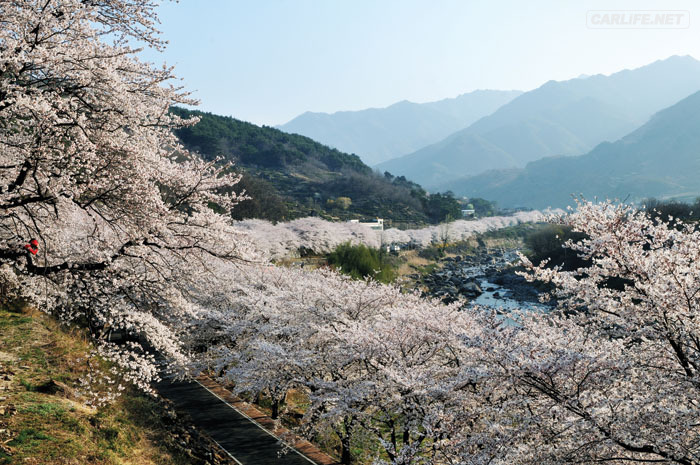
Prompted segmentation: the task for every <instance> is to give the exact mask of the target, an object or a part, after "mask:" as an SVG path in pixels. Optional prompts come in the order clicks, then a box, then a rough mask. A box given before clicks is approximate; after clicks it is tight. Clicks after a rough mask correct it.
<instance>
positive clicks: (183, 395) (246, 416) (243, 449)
mask: <svg viewBox="0 0 700 465" xmlns="http://www.w3.org/2000/svg"><path fill="white" fill-rule="evenodd" d="M156 389H157V390H158V392H159V393H160V394H161V395H162V396H163V397H165V398H167V399H169V400H171V401H172V402H173V404H174V405H175V407H176V408H177V409H178V410H181V411H183V412H185V413H187V414H188V415H189V416H190V417H191V418H192V421H193V422H194V424H195V426H196V427H197V428H199V429H200V430H202V431H204V432H206V433H207V434H208V435H209V437H211V438H212V439H213V440H214V441H216V442H217V443H218V444H219V446H220V447H221V448H222V449H224V450H225V451H226V452H228V454H229V455H230V456H231V457H232V458H233V459H234V461H235V462H236V463H238V464H240V465H267V464H282V465H314V464H315V465H334V464H336V463H337V462H335V461H334V460H333V459H332V458H331V457H330V456H328V455H326V454H324V453H322V452H321V451H320V450H318V449H317V448H316V447H315V446H314V445H313V444H311V443H309V442H308V441H303V440H299V441H295V442H294V448H291V450H290V449H289V448H286V449H287V450H286V453H285V450H284V449H285V447H284V445H283V444H282V443H281V442H280V440H279V439H278V437H277V436H275V435H274V434H273V432H271V431H270V430H272V431H274V432H275V433H277V434H278V435H279V434H283V433H286V432H287V430H285V429H284V428H279V427H277V428H275V427H274V426H275V422H273V421H272V420H271V419H270V418H269V417H266V416H265V415H264V414H263V413H262V412H260V411H258V410H257V409H255V408H254V407H253V406H251V405H249V404H246V403H244V402H242V401H241V400H240V399H238V398H236V397H234V396H233V395H232V394H231V393H230V392H228V391H226V390H225V389H224V388H223V387H221V386H220V385H218V384H216V383H215V382H214V381H212V380H211V379H209V378H206V377H200V378H199V379H198V380H196V381H174V382H172V381H169V380H164V381H162V382H160V383H159V384H158V385H157V386H156ZM254 419H255V420H257V421H255V420H254ZM261 423H262V424H263V425H266V426H267V427H268V429H266V428H263V426H261ZM302 451H303V453H302ZM312 459H313V460H312Z"/></svg>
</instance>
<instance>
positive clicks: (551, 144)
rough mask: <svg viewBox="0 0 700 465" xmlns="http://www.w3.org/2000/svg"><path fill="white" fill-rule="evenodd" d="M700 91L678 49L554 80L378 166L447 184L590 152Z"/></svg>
mask: <svg viewBox="0 0 700 465" xmlns="http://www.w3.org/2000/svg"><path fill="white" fill-rule="evenodd" d="M698 90H700V62H699V61H697V60H695V59H694V58H692V57H690V56H684V57H679V56H674V57H671V58H668V59H666V60H662V61H657V62H654V63H652V64H650V65H647V66H644V67H641V68H637V69H634V70H625V71H621V72H618V73H615V74H612V75H610V76H603V75H596V76H591V77H581V78H576V79H572V80H569V81H563V82H557V81H549V82H547V83H546V84H544V85H543V86H541V87H539V88H537V89H535V90H532V91H530V92H526V93H524V94H522V95H520V96H519V97H517V98H515V99H514V100H513V101H511V102H510V103H508V104H506V105H504V106H503V107H501V108H499V109H498V110H497V111H496V112H495V113H493V114H492V115H489V116H486V117H484V118H481V119H480V120H479V121H477V122H475V123H474V124H472V125H471V126H469V127H468V128H466V129H463V130H460V131H458V132H456V133H454V134H452V135H450V136H449V137H447V138H446V139H444V140H442V141H440V142H438V143H436V144H433V145H430V146H427V147H425V148H422V149H421V150H418V151H416V152H414V153H411V154H409V155H406V156H403V157H400V158H397V159H394V160H390V161H387V162H385V163H381V164H380V165H378V166H377V167H378V168H379V169H380V170H382V171H384V170H386V171H389V172H391V173H392V174H400V175H405V176H406V177H407V178H409V179H411V180H413V181H416V182H419V183H420V184H422V185H424V186H427V187H432V188H439V189H440V190H443V189H444V187H445V183H446V182H447V181H449V180H452V179H456V178H459V177H462V176H469V175H475V174H478V173H481V172H484V171H486V170H491V169H505V168H518V167H523V166H525V164H526V163H528V162H531V161H534V160H537V159H540V158H543V157H548V156H554V155H578V154H581V153H585V152H587V151H589V150H591V149H592V148H593V147H595V146H596V145H597V144H599V143H601V142H603V141H614V140H617V139H619V138H620V137H622V136H623V135H625V134H627V133H629V132H630V131H632V130H633V129H634V128H637V127H639V126H640V125H642V124H644V123H645V122H646V121H647V120H648V119H649V117H650V116H651V115H652V114H654V113H655V112H657V111H659V110H661V109H662V108H665V107H668V106H670V105H672V104H674V103H676V102H678V101H679V100H681V99H682V98H684V97H687V96H688V95H690V94H692V93H693V92H696V91H698Z"/></svg>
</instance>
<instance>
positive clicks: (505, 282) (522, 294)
mask: <svg viewBox="0 0 700 465" xmlns="http://www.w3.org/2000/svg"><path fill="white" fill-rule="evenodd" d="M516 262H517V254H516V251H515V250H505V251H504V250H495V251H483V252H480V253H477V254H474V255H468V256H456V257H448V258H444V259H442V260H441V264H442V265H443V266H442V267H441V268H440V269H438V270H436V271H434V272H433V273H430V274H428V275H426V276H424V277H423V278H422V279H421V281H420V283H421V284H422V285H423V287H424V289H425V290H424V294H425V295H428V296H431V297H438V298H441V299H443V300H444V301H445V302H454V301H455V300H457V299H459V298H462V299H467V300H469V301H471V302H473V303H474V304H478V305H488V306H494V307H504V308H515V307H523V306H526V307H534V306H537V307H541V306H542V304H541V303H540V302H539V296H540V291H539V290H538V288H537V286H536V285H534V284H532V283H529V282H527V281H526V280H525V278H523V277H522V276H518V275H517V274H516V271H518V270H519V269H521V268H519V267H517V266H516V265H514V263H516Z"/></svg>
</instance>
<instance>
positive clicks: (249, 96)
mask: <svg viewBox="0 0 700 465" xmlns="http://www.w3.org/2000/svg"><path fill="white" fill-rule="evenodd" d="M632 9H634V10H687V11H688V12H689V16H690V27H689V28H687V29H669V30H651V29H644V30H639V29H636V30H629V29H612V30H599V29H589V28H588V27H587V26H586V12H587V11H589V10H632ZM160 17H161V21H162V25H161V30H162V31H163V37H164V38H165V39H167V40H168V41H169V42H170V45H169V46H168V49H167V50H166V51H165V53H163V54H156V53H155V52H152V51H149V52H147V53H145V54H144V56H145V58H146V59H148V60H149V61H154V62H156V63H158V64H160V63H162V62H163V61H165V62H167V63H168V64H174V65H175V66H176V72H177V74H178V75H179V76H180V77H182V78H183V79H184V83H185V85H186V87H187V88H188V89H190V90H192V91H194V92H195V93H194V96H195V97H196V98H198V99H200V100H201V105H200V109H202V110H206V111H211V112H214V113H218V114H223V115H230V116H234V117H236V118H239V119H243V120H247V121H252V122H254V123H257V124H268V125H275V124H281V123H284V122H286V121H288V120H290V119H292V118H293V117H295V116H297V115H299V114H301V113H303V112H305V111H324V112H334V111H339V110H356V109H362V108H368V107H382V106H386V105H390V104H392V103H394V102H397V101H400V100H411V101H414V102H426V101H432V100H439V99H442V98H446V97H454V96H456V95H459V94H462V93H464V92H469V91H472V90H475V89H522V90H529V89H532V88H535V87H537V86H539V85H541V84H543V83H544V82H546V81H548V80H550V79H555V80H562V79H569V78H572V77H576V76H578V75H580V74H582V73H585V74H596V73H605V74H608V73H611V72H615V71H618V70H620V69H625V68H633V67H638V66H641V65H644V64H647V63H650V62H652V61H654V60H657V59H662V58H666V57H668V56H670V55H692V56H694V57H696V58H700V2H698V1H697V0H605V1H603V0H548V1H546V0H528V1H524V0H483V1H473V0H432V1H428V0H373V1H372V0H248V1H243V0H180V2H179V3H166V4H164V5H163V6H162V7H161V8H160Z"/></svg>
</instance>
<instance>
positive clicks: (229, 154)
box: [172, 108, 459, 223]
mask: <svg viewBox="0 0 700 465" xmlns="http://www.w3.org/2000/svg"><path fill="white" fill-rule="evenodd" d="M172 111H173V112H174V113H176V114H177V115H179V116H182V117H191V116H198V117H199V118H200V121H199V123H197V124H196V125H194V126H189V127H185V128H181V129H178V130H177V131H176V134H177V136H178V137H179V138H180V140H181V141H182V143H183V144H184V145H185V147H186V148H188V149H189V150H192V151H197V152H199V153H200V154H201V155H202V157H204V158H205V159H207V160H212V159H214V158H215V157H217V156H222V157H224V158H225V159H226V160H229V161H233V162H234V163H235V164H236V167H237V168H238V169H239V170H240V171H241V172H242V173H243V179H242V180H241V182H240V183H239V184H238V185H237V186H236V190H237V191H238V192H240V191H241V190H243V189H245V191H246V192H247V193H248V194H249V195H250V196H251V197H252V198H251V199H250V200H245V201H243V202H242V203H241V204H240V205H239V206H238V207H237V208H236V209H235V210H234V214H235V216H236V218H238V219H243V218H264V219H269V220H273V221H280V220H288V219H293V218H298V217H303V216H322V217H326V218H329V219H331V218H336V219H351V218H372V217H380V218H385V219H388V220H390V221H392V222H394V223H426V222H439V221H442V220H444V219H445V217H446V216H447V215H451V216H452V217H455V216H456V215H458V214H459V204H458V203H457V201H456V200H455V199H454V198H453V197H452V196H451V195H449V194H448V195H432V196H428V195H427V194H426V192H425V191H424V190H423V189H422V188H421V187H420V186H419V185H418V184H415V183H412V182H409V181H407V180H406V179H405V178H404V177H394V176H391V175H389V174H384V175H379V174H376V173H374V172H373V171H372V169H371V168H370V167H369V166H367V165H365V164H364V163H363V162H362V161H361V160H360V159H359V157H357V156H356V155H349V154H346V153H343V152H340V151H338V150H335V149H332V148H329V147H327V146H325V145H323V144H320V143H318V142H315V141H313V140H312V139H309V138H308V137H304V136H300V135H297V134H287V133H285V132H282V131H280V130H277V129H274V128H271V127H267V126H263V127H260V126H256V125H254V124H251V123H247V122H244V121H239V120H237V119H234V118H230V117H224V116H218V115H214V114H211V113H204V112H199V111H190V110H185V109H182V108H173V109H172Z"/></svg>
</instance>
